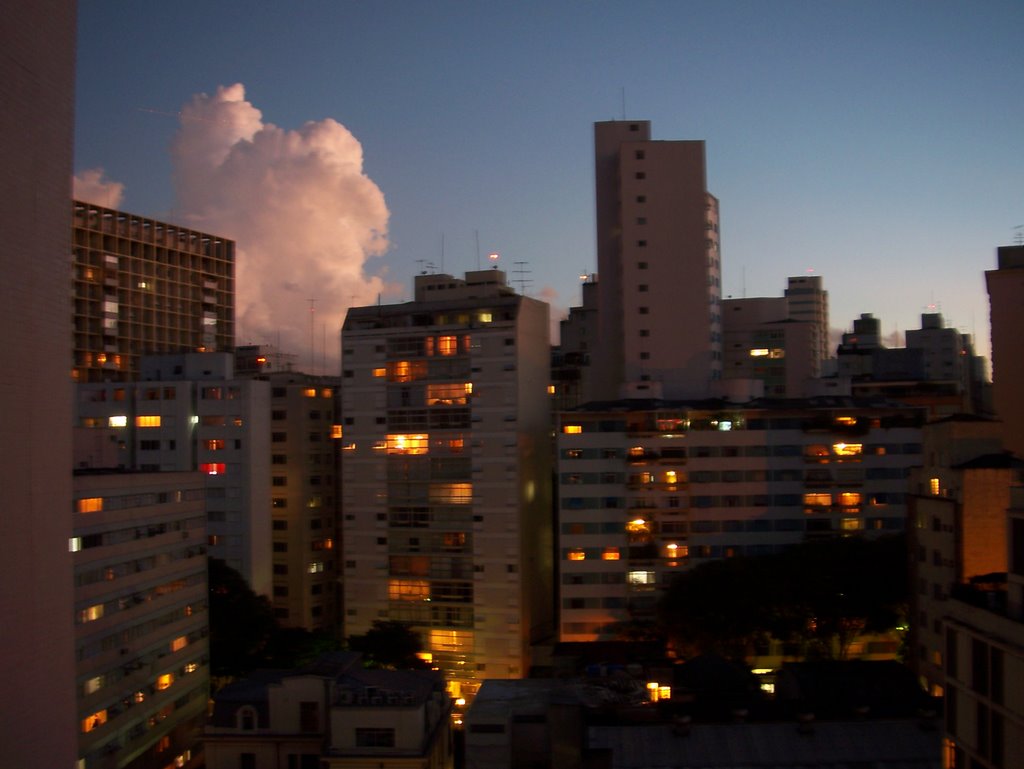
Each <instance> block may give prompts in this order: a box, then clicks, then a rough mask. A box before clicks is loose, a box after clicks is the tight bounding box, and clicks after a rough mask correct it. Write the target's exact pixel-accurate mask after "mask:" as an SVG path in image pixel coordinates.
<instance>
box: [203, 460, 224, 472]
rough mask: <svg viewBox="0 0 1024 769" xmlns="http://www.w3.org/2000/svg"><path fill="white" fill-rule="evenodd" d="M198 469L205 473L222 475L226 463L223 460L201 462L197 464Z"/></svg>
mask: <svg viewBox="0 0 1024 769" xmlns="http://www.w3.org/2000/svg"><path fill="white" fill-rule="evenodd" d="M199 470H200V471H201V472H204V473H206V474H207V475H224V472H225V471H226V470H227V465H225V464H224V463H223V462H202V463H200V465H199Z"/></svg>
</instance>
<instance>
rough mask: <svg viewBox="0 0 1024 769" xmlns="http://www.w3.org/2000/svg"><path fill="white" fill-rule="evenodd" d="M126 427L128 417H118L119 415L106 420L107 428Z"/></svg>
mask: <svg viewBox="0 0 1024 769" xmlns="http://www.w3.org/2000/svg"><path fill="white" fill-rule="evenodd" d="M127 426H128V417H126V416H124V415H120V414H119V415H118V416H114V417H110V418H109V419H108V420H107V427H127Z"/></svg>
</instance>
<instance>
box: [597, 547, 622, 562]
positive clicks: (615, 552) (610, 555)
mask: <svg viewBox="0 0 1024 769" xmlns="http://www.w3.org/2000/svg"><path fill="white" fill-rule="evenodd" d="M601 560H603V561H617V560H619V548H617V547H606V548H605V549H604V552H603V553H601Z"/></svg>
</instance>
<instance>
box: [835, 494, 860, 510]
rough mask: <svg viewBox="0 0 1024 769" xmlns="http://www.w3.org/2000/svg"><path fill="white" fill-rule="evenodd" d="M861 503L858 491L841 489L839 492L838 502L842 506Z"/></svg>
mask: <svg viewBox="0 0 1024 769" xmlns="http://www.w3.org/2000/svg"><path fill="white" fill-rule="evenodd" d="M860 503H861V495H860V492H857V491H841V492H839V504H840V505H843V506H844V507H856V506H858V505H860Z"/></svg>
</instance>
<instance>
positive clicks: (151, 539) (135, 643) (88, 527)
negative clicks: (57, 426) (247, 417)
mask: <svg viewBox="0 0 1024 769" xmlns="http://www.w3.org/2000/svg"><path fill="white" fill-rule="evenodd" d="M74 496H75V508H74V509H75V514H74V538H73V539H72V544H71V549H72V550H73V551H74V561H75V564H74V572H75V579H74V584H75V614H74V616H75V622H76V625H75V647H76V655H77V670H76V675H75V678H74V681H75V686H76V689H77V693H78V728H77V729H76V732H77V733H78V735H79V756H80V758H81V759H82V761H83V762H84V763H83V767H84V769H94V768H98V767H114V766H125V765H127V764H129V763H132V765H133V766H134V767H138V768H139V769H148V767H164V766H167V765H173V764H174V763H175V761H179V762H180V763H179V764H178V765H179V766H186V765H193V764H192V761H193V759H195V761H196V762H198V761H199V760H200V759H201V753H200V734H201V729H202V716H203V713H204V712H205V709H206V700H207V697H208V694H209V648H208V640H207V637H208V633H209V624H208V613H207V580H206V503H205V500H206V489H205V488H204V478H203V476H202V475H200V474H199V473H177V472H169V473H125V472H113V473H99V474H91V475H79V476H77V477H76V478H75V485H74Z"/></svg>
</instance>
